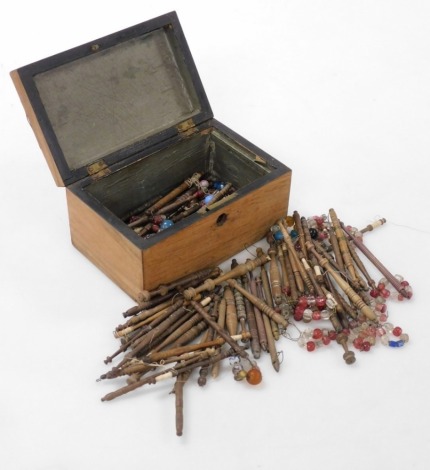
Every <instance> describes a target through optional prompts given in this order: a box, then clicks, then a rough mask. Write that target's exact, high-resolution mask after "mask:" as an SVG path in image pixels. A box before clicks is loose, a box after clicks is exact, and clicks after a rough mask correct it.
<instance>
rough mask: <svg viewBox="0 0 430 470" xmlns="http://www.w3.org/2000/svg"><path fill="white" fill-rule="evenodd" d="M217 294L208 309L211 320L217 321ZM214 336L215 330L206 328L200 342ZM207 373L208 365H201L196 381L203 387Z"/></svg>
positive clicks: (204, 341)
mask: <svg viewBox="0 0 430 470" xmlns="http://www.w3.org/2000/svg"><path fill="white" fill-rule="evenodd" d="M219 301H220V299H219V296H218V295H216V296H215V297H214V302H213V304H212V308H211V310H210V316H211V318H212V320H213V321H215V322H216V321H217V320H218V305H219ZM214 337H215V331H214V329H213V328H208V329H207V330H206V333H205V334H204V335H203V336H202V338H201V340H200V344H204V343H207V342H208V341H211V340H212V339H213V338H214ZM208 374H209V366H205V367H201V368H200V370H199V378H198V380H197V383H198V384H199V385H200V386H201V387H203V386H204V385H206V381H207V376H208Z"/></svg>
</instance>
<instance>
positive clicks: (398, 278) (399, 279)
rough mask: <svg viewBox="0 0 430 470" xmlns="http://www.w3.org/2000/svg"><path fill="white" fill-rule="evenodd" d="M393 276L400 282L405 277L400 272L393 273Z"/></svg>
mask: <svg viewBox="0 0 430 470" xmlns="http://www.w3.org/2000/svg"><path fill="white" fill-rule="evenodd" d="M394 277H395V278H396V279H397V280H398V281H399V282H402V281H404V280H405V278H404V277H403V276H401V275H400V274H395V275H394Z"/></svg>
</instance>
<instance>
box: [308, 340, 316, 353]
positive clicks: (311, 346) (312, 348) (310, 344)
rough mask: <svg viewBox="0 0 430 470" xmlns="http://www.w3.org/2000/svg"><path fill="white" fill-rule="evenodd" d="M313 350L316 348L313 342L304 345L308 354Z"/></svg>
mask: <svg viewBox="0 0 430 470" xmlns="http://www.w3.org/2000/svg"><path fill="white" fill-rule="evenodd" d="M315 348H316V344H315V343H314V342H313V341H308V342H307V343H306V349H307V350H308V351H309V352H312V351H315Z"/></svg>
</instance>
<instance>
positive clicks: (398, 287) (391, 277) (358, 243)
mask: <svg viewBox="0 0 430 470" xmlns="http://www.w3.org/2000/svg"><path fill="white" fill-rule="evenodd" d="M342 228H343V230H344V231H345V233H346V234H347V235H348V236H349V238H350V239H351V240H352V242H353V243H354V245H355V246H356V247H357V248H358V249H359V250H360V251H361V252H362V253H363V254H364V255H365V256H366V257H367V258H368V259H369V261H370V262H371V263H373V265H374V266H375V267H376V268H377V269H378V270H379V272H380V273H381V274H382V275H383V276H384V277H385V278H386V279H387V280H388V281H389V282H390V284H391V285H392V286H393V287H394V289H396V291H397V292H398V293H399V294H401V295H402V296H403V297H405V298H407V299H410V298H411V297H412V293H411V292H407V291H406V289H405V288H404V286H402V284H401V283H400V281H399V280H398V279H397V278H396V277H395V276H394V275H393V274H391V273H390V271H388V269H387V268H386V267H385V266H384V265H383V264H382V263H381V262H380V261H379V260H378V258H376V256H375V255H374V254H373V253H372V252H371V251H370V250H369V249H368V248H367V247H366V245H364V243H363V242H362V241H361V240H360V239H359V238H358V237H353V236H352V235H351V233H350V232H349V231H348V229H347V228H346V227H345V226H344V225H343V224H342Z"/></svg>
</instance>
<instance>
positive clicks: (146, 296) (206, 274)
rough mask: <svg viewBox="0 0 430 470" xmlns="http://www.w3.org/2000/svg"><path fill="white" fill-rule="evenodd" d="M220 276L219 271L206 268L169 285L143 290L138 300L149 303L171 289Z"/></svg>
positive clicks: (218, 269)
mask: <svg viewBox="0 0 430 470" xmlns="http://www.w3.org/2000/svg"><path fill="white" fill-rule="evenodd" d="M220 274H221V269H220V268H218V267H216V268H206V269H201V270H199V271H196V272H194V273H191V274H188V275H187V276H184V277H181V278H180V279H177V280H176V281H173V282H171V283H170V284H166V285H161V286H158V287H157V289H155V290H152V291H147V290H143V291H142V292H140V293H139V294H138V300H139V301H141V302H145V301H149V300H150V299H153V298H154V297H157V296H159V295H160V296H163V295H167V293H168V292H170V291H172V290H173V289H179V288H181V287H184V286H188V284H191V283H193V282H195V281H202V280H203V279H206V278H214V277H218V276H219V275H220Z"/></svg>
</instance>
